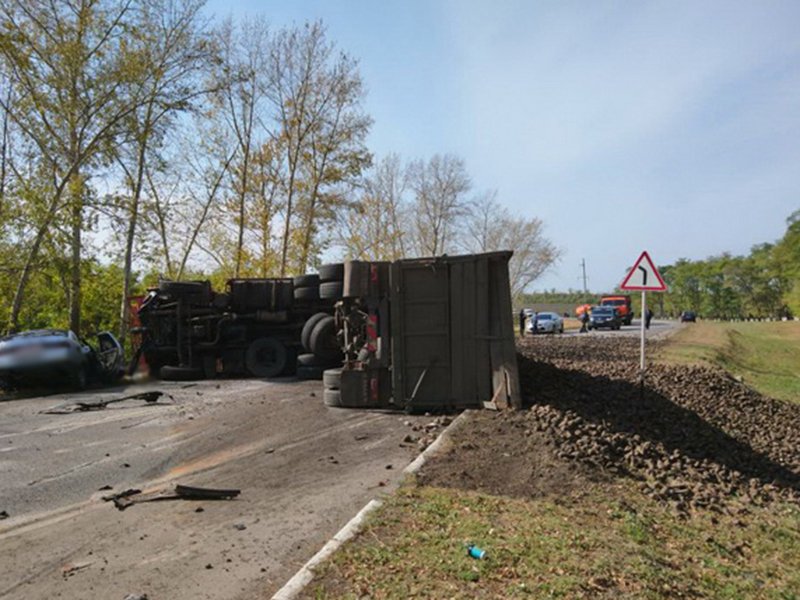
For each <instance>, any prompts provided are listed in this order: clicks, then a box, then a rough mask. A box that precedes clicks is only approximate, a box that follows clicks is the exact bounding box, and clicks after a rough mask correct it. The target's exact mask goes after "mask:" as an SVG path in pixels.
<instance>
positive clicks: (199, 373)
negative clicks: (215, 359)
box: [158, 365, 205, 381]
mask: <svg viewBox="0 0 800 600" xmlns="http://www.w3.org/2000/svg"><path fill="white" fill-rule="evenodd" d="M158 374H159V375H160V376H161V379H163V380H164V381H197V380H198V379H205V374H204V373H203V369H201V368H199V367H173V366H171V365H164V366H163V367H161V369H160V370H159V372H158Z"/></svg>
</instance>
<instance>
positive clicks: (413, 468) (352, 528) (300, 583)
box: [272, 410, 472, 600]
mask: <svg viewBox="0 0 800 600" xmlns="http://www.w3.org/2000/svg"><path fill="white" fill-rule="evenodd" d="M470 412H472V411H468V410H465V411H464V412H462V413H461V414H460V415H458V416H457V417H456V418H455V419H453V422H452V423H450V425H448V426H447V427H446V428H445V429H444V430H443V431H442V432H441V433H440V434H439V436H438V437H437V438H436V439H435V440H434V441H433V443H432V444H431V445H430V446H428V447H427V448H425V451H424V452H423V453H422V454H420V455H419V456H417V458H415V459H414V460H413V461H412V462H410V463H409V464H408V466H407V467H406V468H405V469H403V473H406V474H413V473H416V472H417V471H419V470H420V469H421V468H422V465H424V464H425V463H426V462H427V461H428V459H430V457H431V456H433V455H434V454H435V453H436V452H437V451H438V450H439V449H440V448H441V447H442V445H443V444H444V440H445V438H446V437H447V436H449V435H450V434H451V433H452V432H453V431H455V430H456V429H457V428H458V427H460V426H461V424H462V423H464V422H465V421H466V419H467V413H470ZM382 504H383V502H381V501H380V500H370V501H369V502H367V504H366V506H364V508H362V509H361V510H360V511H359V512H358V514H357V515H356V516H355V517H353V518H352V519H350V521H348V523H347V525H345V526H344V527H342V528H341V529H340V530H339V531H338V532H337V533H336V535H334V536H333V537H332V538H331V539H330V540H328V542H327V543H326V544H325V545H324V546H323V547H322V549H321V550H320V551H319V552H317V553H316V554H315V555H314V556H312V557H311V558H310V559H309V561H308V562H307V563H306V564H304V565H303V566H302V567H300V570H299V571H297V573H295V574H294V576H292V578H291V579H290V580H289V581H287V582H286V583H285V584H284V586H283V587H282V588H281V589H279V590H278V591H277V592H275V595H273V596H272V600H294V599H295V598H297V597H298V596H299V595H300V593H301V592H302V591H303V590H304V589H305V587H306V586H307V585H308V584H309V583H311V581H312V580H313V579H314V569H315V568H316V567H318V566H319V565H320V564H321V563H323V562H324V561H326V560H327V559H328V558H330V557H331V556H332V555H333V553H334V552H336V551H337V550H338V549H339V548H340V547H341V546H342V545H343V544H344V543H345V542H347V541H348V540H350V539H352V538H353V537H354V536H355V535H356V534H357V533H358V532H359V530H360V529H361V525H362V524H363V523H364V520H365V519H366V518H367V516H369V515H370V514H371V513H373V512H374V511H375V510H377V509H378V508H380V507H381V505H382Z"/></svg>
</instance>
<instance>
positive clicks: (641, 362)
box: [639, 290, 647, 377]
mask: <svg viewBox="0 0 800 600" xmlns="http://www.w3.org/2000/svg"><path fill="white" fill-rule="evenodd" d="M646 318H647V292H645V291H644V290H642V318H641V319H640V320H641V322H642V323H641V325H642V327H641V329H642V342H641V350H640V353H639V375H640V376H641V377H644V323H645V319H646Z"/></svg>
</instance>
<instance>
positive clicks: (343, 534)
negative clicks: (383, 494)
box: [272, 500, 383, 600]
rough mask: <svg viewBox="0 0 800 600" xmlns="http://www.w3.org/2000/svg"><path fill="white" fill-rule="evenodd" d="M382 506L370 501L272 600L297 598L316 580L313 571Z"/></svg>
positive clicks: (378, 501)
mask: <svg viewBox="0 0 800 600" xmlns="http://www.w3.org/2000/svg"><path fill="white" fill-rule="evenodd" d="M381 504H383V503H382V502H381V501H380V500H370V501H369V502H367V505H366V506H365V507H364V508H362V509H361V510H360V511H359V512H358V514H357V515H356V516H355V517H353V518H352V519H350V521H349V522H348V523H347V525H345V526H344V527H342V528H341V529H340V530H339V531H338V533H337V534H336V535H334V536H333V537H332V538H331V539H330V540H328V543H327V544H325V545H324V546H323V547H322V549H321V550H320V551H319V552H317V553H316V554H315V555H314V556H312V557H311V558H310V559H309V561H308V562H307V563H306V564H304V565H303V566H302V567H301V568H300V570H299V571H298V572H297V573H295V574H294V576H293V577H292V578H291V579H290V580H289V581H287V582H286V584H285V585H284V586H283V587H282V588H281V589H279V590H278V591H277V592H276V593H275V595H274V596H272V600H293V599H294V598H297V596H298V595H299V594H300V592H302V591H303V590H304V589H305V587H306V586H307V585H308V584H309V583H311V580H312V579H314V571H313V569H314V568H315V567H317V566H319V564H320V563H322V562H323V561H325V560H326V559H328V558H329V557H330V556H331V555H332V554H333V553H334V552H336V550H338V549H339V547H340V546H341V545H342V544H344V543H345V542H346V541H347V540H349V539H351V538H352V537H353V536H355V535H356V533H358V530H359V529H361V524H362V523H363V522H364V519H366V517H367V515H369V514H370V513H371V512H373V511H374V510H375V509H377V508H379V507H380V506H381Z"/></svg>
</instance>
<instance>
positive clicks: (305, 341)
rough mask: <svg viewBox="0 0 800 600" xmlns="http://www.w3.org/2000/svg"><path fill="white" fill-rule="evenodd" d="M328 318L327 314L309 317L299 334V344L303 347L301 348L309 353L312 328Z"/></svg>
mask: <svg viewBox="0 0 800 600" xmlns="http://www.w3.org/2000/svg"><path fill="white" fill-rule="evenodd" d="M328 316H330V315H329V314H328V313H322V312H321V313H317V314H315V315H311V316H310V317H309V318H308V320H307V321H306V322H305V324H304V325H303V330H302V331H301V332H300V343H301V344H302V345H303V348H305V349H306V350H308V351H309V352H311V332H312V331H314V327H315V326H316V324H317V323H319V322H320V321H321V320H322V319H324V318H325V317H328Z"/></svg>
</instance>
